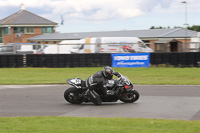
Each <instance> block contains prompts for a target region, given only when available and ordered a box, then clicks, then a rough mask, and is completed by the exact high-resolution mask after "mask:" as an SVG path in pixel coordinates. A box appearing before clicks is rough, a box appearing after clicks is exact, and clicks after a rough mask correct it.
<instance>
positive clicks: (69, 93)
mask: <svg viewBox="0 0 200 133" xmlns="http://www.w3.org/2000/svg"><path fill="white" fill-rule="evenodd" d="M64 98H65V100H66V101H67V102H69V103H72V104H81V103H82V102H83V98H80V96H79V94H78V89H77V88H75V87H70V88H68V89H67V90H66V91H65V92H64Z"/></svg>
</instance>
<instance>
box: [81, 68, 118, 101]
mask: <svg viewBox="0 0 200 133" xmlns="http://www.w3.org/2000/svg"><path fill="white" fill-rule="evenodd" d="M113 75H115V76H117V77H118V78H120V77H121V74H120V73H118V72H114V70H113V68H112V67H109V66H106V67H104V69H103V70H102V71H99V72H96V73H95V74H94V75H92V76H90V77H88V78H87V79H86V81H85V86H86V88H87V89H88V90H87V94H88V96H89V97H90V99H91V101H92V102H93V103H94V104H96V105H100V104H101V103H102V100H101V98H100V96H99V94H97V93H96V92H95V89H98V88H100V89H101V91H102V92H103V95H104V96H107V95H112V94H114V92H112V91H110V90H109V91H108V90H107V88H106V84H107V82H108V80H111V79H112V78H113Z"/></svg>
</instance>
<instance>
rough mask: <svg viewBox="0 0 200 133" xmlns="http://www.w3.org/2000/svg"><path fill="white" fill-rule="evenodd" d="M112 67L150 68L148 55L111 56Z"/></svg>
mask: <svg viewBox="0 0 200 133" xmlns="http://www.w3.org/2000/svg"><path fill="white" fill-rule="evenodd" d="M112 67H150V53H127V54H112Z"/></svg>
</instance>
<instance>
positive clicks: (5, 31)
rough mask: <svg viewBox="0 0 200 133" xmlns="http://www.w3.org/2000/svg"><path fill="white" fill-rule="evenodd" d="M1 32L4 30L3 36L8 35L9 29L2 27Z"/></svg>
mask: <svg viewBox="0 0 200 133" xmlns="http://www.w3.org/2000/svg"><path fill="white" fill-rule="evenodd" d="M3 30H4V34H5V35H8V34H10V28H8V27H4V28H3Z"/></svg>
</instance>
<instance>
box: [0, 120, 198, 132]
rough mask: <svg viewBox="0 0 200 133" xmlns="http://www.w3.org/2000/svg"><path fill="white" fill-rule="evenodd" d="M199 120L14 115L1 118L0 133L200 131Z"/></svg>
mask: <svg viewBox="0 0 200 133" xmlns="http://www.w3.org/2000/svg"><path fill="white" fill-rule="evenodd" d="M199 125H200V121H181V120H158V119H133V118H80V117H14V118H0V131H1V133H161V132H162V133H199V132H200V126H199Z"/></svg>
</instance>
